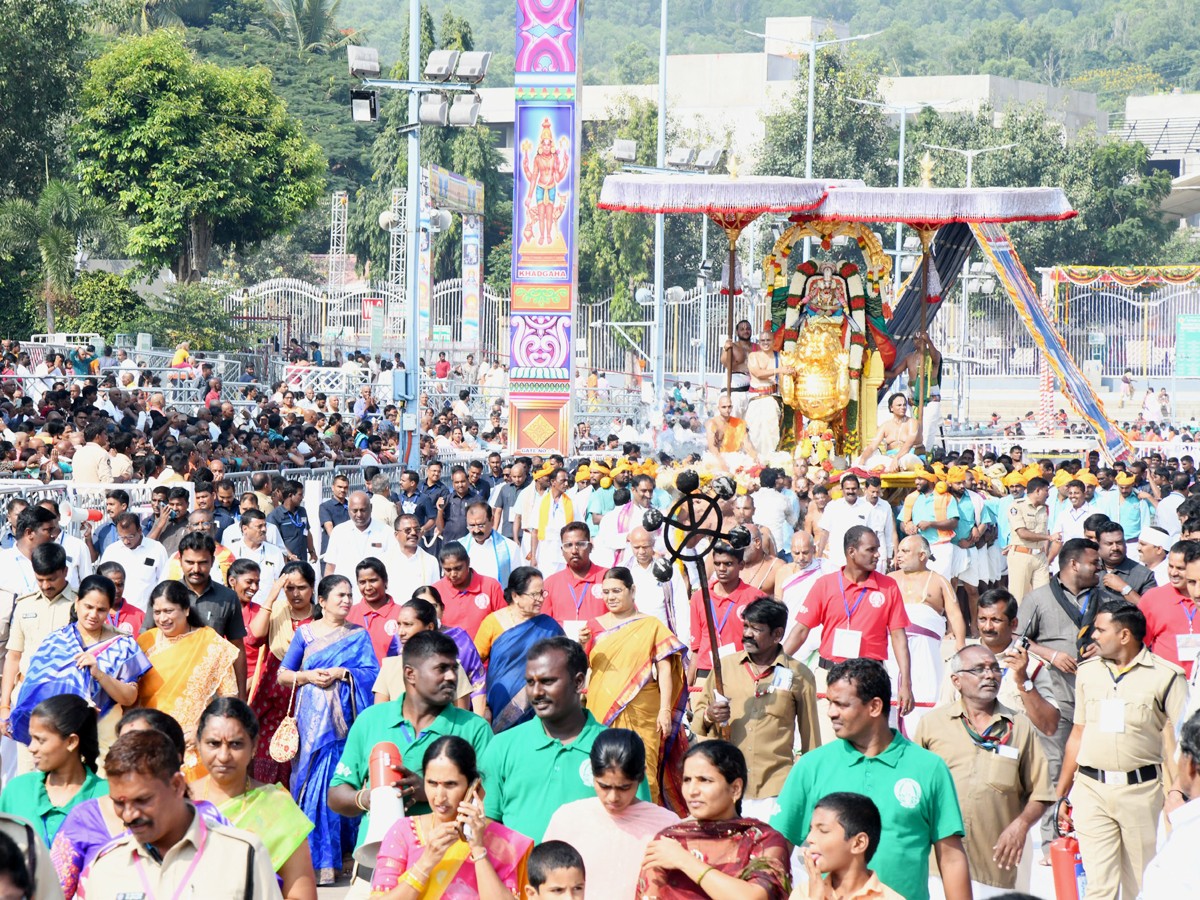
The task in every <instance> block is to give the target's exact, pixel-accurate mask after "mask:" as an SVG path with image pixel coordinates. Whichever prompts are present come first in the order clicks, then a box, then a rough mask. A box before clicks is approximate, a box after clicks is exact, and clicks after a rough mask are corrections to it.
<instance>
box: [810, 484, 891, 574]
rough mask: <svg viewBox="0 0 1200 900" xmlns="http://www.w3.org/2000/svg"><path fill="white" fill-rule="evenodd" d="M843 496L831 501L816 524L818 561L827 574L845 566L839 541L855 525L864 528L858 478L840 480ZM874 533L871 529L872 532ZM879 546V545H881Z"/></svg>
mask: <svg viewBox="0 0 1200 900" xmlns="http://www.w3.org/2000/svg"><path fill="white" fill-rule="evenodd" d="M841 484H842V496H841V497H839V498H838V499H836V500H830V501H829V505H828V506H826V507H825V511H824V512H823V513H822V514H821V519H820V521H819V522H818V523H817V558H818V559H821V560H823V562H822V566H823V567H824V569H825V571H826V572H836V571H837V570H838V569H840V568H841V567H842V566H844V565H845V564H846V553H845V551H844V550H843V549H842V544H843V541H842V539H843V538H844V537H845V536H846V532H847V531H849V530H850V529H851V528H853V527H854V526H855V525H866V524H867V509H868V507H867V504H866V503H864V502H863V501H861V500H860V499H859V497H858V491H859V481H858V476H857V475H854V474H852V473H847V474H846V475H843V476H842V482H841ZM872 530H873V529H872ZM881 543H882V542H881Z"/></svg>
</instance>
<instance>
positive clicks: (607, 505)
mask: <svg viewBox="0 0 1200 900" xmlns="http://www.w3.org/2000/svg"><path fill="white" fill-rule="evenodd" d="M613 493H614V491H613V489H612V488H610V487H609V488H599V487H598V488H596V489H595V490H593V491H592V496H591V497H589V498H588V505H587V526H588V528H590V529H591V531H592V537H595V536H596V535H597V534H598V533H599V532H600V526H599V525H597V524H596V523H595V522H594V521H592V514H593V513H599V514H600V515H604V514H605V513H607V512H612V511H613V509H615V508H616V504H614V503H613Z"/></svg>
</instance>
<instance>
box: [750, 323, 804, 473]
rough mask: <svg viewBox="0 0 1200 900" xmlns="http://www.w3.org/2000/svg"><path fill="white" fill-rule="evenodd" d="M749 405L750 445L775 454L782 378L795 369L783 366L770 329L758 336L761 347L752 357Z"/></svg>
mask: <svg viewBox="0 0 1200 900" xmlns="http://www.w3.org/2000/svg"><path fill="white" fill-rule="evenodd" d="M747 364H748V366H749V369H750V404H749V405H748V406H747V407H746V429H747V431H749V433H750V442H751V443H752V444H753V445H754V447H755V449H756V450H757V451H758V452H759V453H760V454H763V453H774V452H775V451H776V450H777V449H778V448H779V424H780V422H781V420H782V417H783V407H782V406H781V403H780V397H779V376H780V375H793V374H795V370H794V369H793V368H792V367H791V366H787V365H784V363H783V361H782V360H781V359H780V356H779V351H778V350H776V349H775V336H774V335H773V334H772V333H771V329H770V326H769V325H768V326H766V327H764V328H763V330H762V332H761V333H760V334H759V336H758V348H757V349H756V350H755V351H754V352H753V353H751V354H750V357H749V359H748V360H747Z"/></svg>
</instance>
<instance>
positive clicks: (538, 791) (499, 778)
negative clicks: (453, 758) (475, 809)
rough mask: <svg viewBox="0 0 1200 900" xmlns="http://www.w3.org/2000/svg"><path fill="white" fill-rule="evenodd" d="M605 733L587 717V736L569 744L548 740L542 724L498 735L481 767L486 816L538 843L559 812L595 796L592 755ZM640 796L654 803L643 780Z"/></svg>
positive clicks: (537, 721) (583, 733)
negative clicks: (574, 803) (568, 805)
mask: <svg viewBox="0 0 1200 900" xmlns="http://www.w3.org/2000/svg"><path fill="white" fill-rule="evenodd" d="M602 731H604V726H603V725H601V724H600V723H599V722H597V721H596V718H595V716H593V715H592V714H591V713H590V712H589V713H588V714H587V721H586V722H584V725H583V731H581V732H579V736H578V737H577V738H575V740H573V741H571V742H570V743H569V744H564V743H562V742H561V741H557V740H555V739H554V738H552V737H550V736H549V735H547V734H546V729H545V728H543V727H542V722H541V720H540V719H531V720H530V721H528V722H523V723H521V724H520V725H517V726H516V727H514V728H510V729H508V730H507V731H504V732H501V733H500V734H498V735H496V739H495V740H494V741H492V744H491V746H490V747H488V749H487V752H486V753H485V754H484V755H483V759H481V760H480V761H479V771H480V773H481V774H482V775H483V787H484V790H485V791H486V792H487V793H486V796H485V797H484V800H483V807H484V812H485V813H486V814H487V816H488V817H489V818H491V819H494V820H496V821H497V822H500V823H502V824H504V825H505V826H506V827H507V828H511V829H512V830H513V831H518V832H520V833H521V834H523V835H525V836H526V837H530V838H533V839H534V840H535V841H540V840H541V839H542V835H543V834H545V832H546V826H547V825H549V824H550V817H551V816H552V815H554V813H555V812H556V811H557V810H558V808H559V807H560V806H562V805H563V804H564V803H570V802H571V801H573V800H585V799H587V798H588V797H594V796H596V789H595V788H594V787H593V785H592V761H591V752H592V744H593V743H594V742H595V740H596V736H597V735H599V734H600V732H602ZM637 795H638V797H639V798H640V799H642V800H649V799H650V788H649V786H648V785H647V784H646V782H645V781H644V780H643V781H642V783H641V785H639V786H638V791H637Z"/></svg>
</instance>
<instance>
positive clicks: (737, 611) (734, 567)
mask: <svg viewBox="0 0 1200 900" xmlns="http://www.w3.org/2000/svg"><path fill="white" fill-rule="evenodd" d="M742 558H743V551H741V550H735V549H734V548H733V547H731V546H729V545H728V544H726V543H724V542H722V543H719V544H717V546H716V547H714V548H713V552H712V565H713V575H714V576H715V578H714V580H713V581H712V582H711V583H710V584H709V594H710V595H711V596H712V605H713V624H714V625H716V626H717V654H718V656H725V655H726V654H728V653H738V652H740V651H741V649H742V611H743V610H744V609H745V608H746V607H747V606H749V605H750V604H751V603H753V602H754V601H755V600H757V599H758V598H759V597H761V596H763V592H762V591H760V590H759V589H758V588H756V587H751V586H750V585H748V584H746V582H744V581H742ZM691 612H692V614H691V623H692V646H691V648H690V649H691V656H692V659H691V662H690V663H688V684H692V683H694V682H695V681H696V679H697V678H707V677H708V673H709V672H710V671H712V640H711V639H710V638H709V636H708V634H709V633H708V617H707V616H706V615H705V614H704V594H703V593H702V592H701V591H696V592H695V593H694V594H692V599H691Z"/></svg>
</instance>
